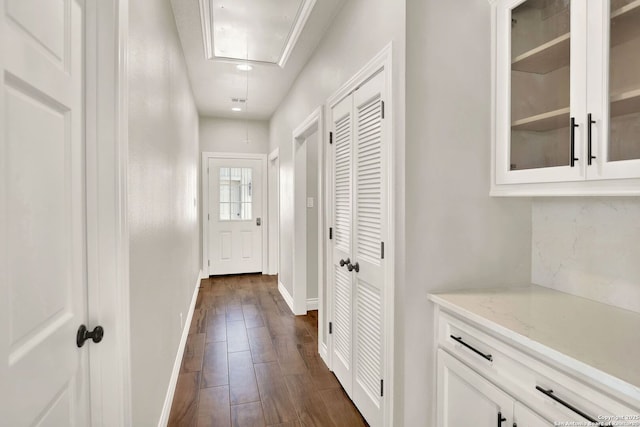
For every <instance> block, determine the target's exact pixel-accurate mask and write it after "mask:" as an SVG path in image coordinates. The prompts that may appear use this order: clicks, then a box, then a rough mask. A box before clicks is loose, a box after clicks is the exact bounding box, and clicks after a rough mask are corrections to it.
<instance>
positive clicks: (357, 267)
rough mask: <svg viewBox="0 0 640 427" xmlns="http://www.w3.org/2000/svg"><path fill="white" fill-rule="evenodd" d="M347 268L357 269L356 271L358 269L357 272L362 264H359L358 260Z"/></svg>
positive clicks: (350, 269)
mask: <svg viewBox="0 0 640 427" xmlns="http://www.w3.org/2000/svg"><path fill="white" fill-rule="evenodd" d="M347 269H348V270H349V271H353V270H355V271H356V273H357V272H359V271H360V264H358V263H357V262H356V263H355V264H351V263H349V264H348V265H347Z"/></svg>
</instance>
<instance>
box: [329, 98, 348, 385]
mask: <svg viewBox="0 0 640 427" xmlns="http://www.w3.org/2000/svg"><path fill="white" fill-rule="evenodd" d="M352 109H353V96H352V95H350V96H348V97H346V98H345V99H343V100H342V101H341V102H340V103H339V104H338V105H336V106H335V107H334V108H333V109H332V110H331V115H330V119H331V131H332V132H333V135H334V142H333V172H334V173H333V201H334V206H333V221H332V223H333V240H332V243H333V244H332V249H333V254H332V257H331V267H330V268H331V275H330V276H331V281H332V282H333V321H332V324H333V327H332V329H333V331H332V334H333V347H332V352H333V354H332V368H333V371H334V373H335V375H336V377H338V379H339V380H340V383H341V384H342V387H343V388H344V389H345V391H346V392H347V394H348V395H349V396H351V394H352V384H353V380H352V377H353V370H352V367H353V348H352V342H353V341H352V340H353V308H352V307H353V287H352V274H351V273H350V272H349V271H348V269H347V265H348V264H349V263H350V262H351V257H352V255H351V250H352V247H353V244H352V237H351V236H352V229H353V225H352V222H353V200H352V195H353V184H352V179H353V175H352V151H353V114H352Z"/></svg>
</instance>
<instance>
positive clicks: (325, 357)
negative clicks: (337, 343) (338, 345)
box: [319, 343, 331, 370]
mask: <svg viewBox="0 0 640 427" xmlns="http://www.w3.org/2000/svg"><path fill="white" fill-rule="evenodd" d="M319 353H320V358H321V359H322V360H324V363H325V365H327V367H328V368H329V370H331V366H329V350H328V349H327V345H326V344H324V343H320V351H319Z"/></svg>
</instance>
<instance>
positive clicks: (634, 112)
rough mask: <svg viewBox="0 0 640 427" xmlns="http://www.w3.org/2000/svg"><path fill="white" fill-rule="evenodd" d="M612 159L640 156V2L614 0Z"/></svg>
mask: <svg viewBox="0 0 640 427" xmlns="http://www.w3.org/2000/svg"><path fill="white" fill-rule="evenodd" d="M609 40H610V46H609V47H610V51H609V75H610V80H609V102H610V104H609V114H610V118H611V121H610V135H609V150H608V151H609V158H608V159H607V161H610V162H611V161H620V160H633V159H640V4H639V3H638V1H632V0H611V36H610V39H609Z"/></svg>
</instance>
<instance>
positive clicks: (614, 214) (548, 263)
mask: <svg viewBox="0 0 640 427" xmlns="http://www.w3.org/2000/svg"><path fill="white" fill-rule="evenodd" d="M532 227H533V230H532V272H531V277H532V282H533V283H536V284H538V285H542V286H546V287H550V288H554V289H557V290H559V291H562V292H567V293H570V294H574V295H578V296H582V297H585V298H589V299H593V300H596V301H601V302H604V303H607V304H611V305H615V306H618V307H622V308H626V309H628V310H633V311H635V312H640V262H638V261H639V260H640V200H639V199H638V198H636V197H633V198H613V197H612V198H562V199H539V200H536V201H535V203H534V205H533V220H532Z"/></svg>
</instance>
